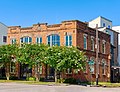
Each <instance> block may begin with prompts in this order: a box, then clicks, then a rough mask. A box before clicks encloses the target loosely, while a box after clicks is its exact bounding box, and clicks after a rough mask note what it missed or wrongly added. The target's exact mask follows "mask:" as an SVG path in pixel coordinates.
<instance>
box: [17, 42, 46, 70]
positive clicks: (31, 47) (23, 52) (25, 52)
mask: <svg viewBox="0 0 120 92" xmlns="http://www.w3.org/2000/svg"><path fill="white" fill-rule="evenodd" d="M46 48H47V46H46V45H44V44H24V45H23V47H20V48H19V49H18V54H17V60H18V61H19V62H21V63H25V64H28V65H29V67H30V68H32V67H33V65H37V64H38V63H42V62H44V59H45V58H44V57H45V52H46Z"/></svg>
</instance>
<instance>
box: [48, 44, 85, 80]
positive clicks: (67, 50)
mask: <svg viewBox="0 0 120 92" xmlns="http://www.w3.org/2000/svg"><path fill="white" fill-rule="evenodd" d="M85 60H86V58H85V56H84V53H83V52H82V51H80V50H78V49H77V48H75V47H66V46H64V47H62V46H53V47H49V48H48V50H47V63H48V64H49V65H50V66H51V67H53V68H54V69H55V82H57V71H63V70H66V69H68V68H72V69H81V70H84V67H85V62H84V61H85Z"/></svg>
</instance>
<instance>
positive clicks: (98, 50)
mask: <svg viewBox="0 0 120 92" xmlns="http://www.w3.org/2000/svg"><path fill="white" fill-rule="evenodd" d="M98 52H100V39H99V38H98Z"/></svg>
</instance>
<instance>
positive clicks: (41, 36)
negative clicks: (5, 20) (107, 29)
mask: <svg viewBox="0 0 120 92" xmlns="http://www.w3.org/2000/svg"><path fill="white" fill-rule="evenodd" d="M98 37H99V41H98V43H99V55H98V57H99V60H98V61H99V67H98V70H99V72H98V74H99V81H110V60H109V58H108V57H109V55H110V35H108V34H105V33H103V32H100V31H99V33H98ZM95 38H96V30H95V29H92V28H89V27H88V26H87V24H85V23H83V22H81V21H78V20H71V21H62V23H61V24H54V25H47V23H40V24H39V23H38V24H34V25H33V26H32V27H26V28H21V27H20V26H10V27H9V28H8V39H7V42H8V44H13V43H15V42H16V43H18V44H21V43H24V42H25V43H34V44H35V43H44V44H50V46H52V45H61V46H71V45H73V46H77V47H78V48H79V49H80V50H82V51H85V52H86V57H87V61H86V71H85V72H82V71H77V72H76V71H75V70H70V69H68V70H67V71H66V73H63V75H62V77H64V78H70V77H73V78H76V79H80V80H82V81H90V80H91V77H90V76H91V75H92V80H93V81H95V78H96V63H94V65H92V66H91V67H92V69H93V71H92V73H91V74H90V70H89V65H88V61H89V60H92V61H93V62H96V60H95V57H96V52H95ZM12 68H13V66H12V64H11V67H10V71H11V74H15V75H16V76H17V77H20V76H21V73H24V70H25V69H22V68H23V67H21V66H20V64H16V66H15V68H13V69H14V70H13V69H12ZM45 71H47V74H46V72H45ZM31 72H32V75H34V69H33V70H32V71H31ZM41 75H42V77H45V76H47V77H48V78H49V77H51V76H53V75H54V69H52V68H46V66H44V67H42V68H41ZM22 76H24V74H23V75H22Z"/></svg>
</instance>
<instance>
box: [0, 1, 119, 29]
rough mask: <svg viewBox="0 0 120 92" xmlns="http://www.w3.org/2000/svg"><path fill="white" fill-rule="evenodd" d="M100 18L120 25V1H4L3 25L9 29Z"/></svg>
mask: <svg viewBox="0 0 120 92" xmlns="http://www.w3.org/2000/svg"><path fill="white" fill-rule="evenodd" d="M98 16H103V17H106V18H108V19H110V20H112V21H113V25H120V0H0V22H3V23H4V24H6V25H8V26H15V25H20V26H23V27H25V26H32V24H35V23H38V22H40V23H48V24H55V23H60V22H61V21H63V20H74V19H77V20H81V21H83V22H84V21H90V20H92V19H94V18H96V17H98Z"/></svg>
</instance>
